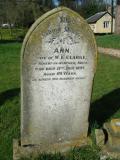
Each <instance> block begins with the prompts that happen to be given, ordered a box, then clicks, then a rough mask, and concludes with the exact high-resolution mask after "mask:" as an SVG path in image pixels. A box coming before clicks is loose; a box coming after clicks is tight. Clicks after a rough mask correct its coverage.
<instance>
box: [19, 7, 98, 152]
mask: <svg viewBox="0 0 120 160" xmlns="http://www.w3.org/2000/svg"><path fill="white" fill-rule="evenodd" d="M96 57H97V47H96V42H95V38H94V34H93V32H92V30H91V29H90V26H89V25H88V24H87V22H86V20H84V19H83V18H82V17H81V16H80V15H79V14H77V13H76V12H74V11H72V10H71V9H68V8H66V7H58V8H55V9H53V10H52V11H50V12H47V13H46V14H45V15H43V16H42V17H40V18H39V19H38V20H37V21H36V22H35V23H34V24H33V25H32V27H31V28H30V30H29V31H28V33H27V35H26V37H25V40H24V42H23V47H22V56H21V62H22V63H21V64H22V65H21V67H22V68H21V71H22V72H21V73H22V76H21V99H22V102H21V108H22V110H21V144H22V145H28V144H31V145H39V146H40V148H41V150H42V151H46V150H47V151H48V150H49V149H50V150H52V149H53V146H58V151H61V150H62V149H64V147H67V148H69V147H70V146H72V147H74V146H75V145H77V146H78V145H79V144H80V142H81V141H80V139H81V137H87V131H88V115H89V107H90V98H91V92H92V83H93V78H94V73H95V68H96ZM83 139H84V138H83ZM62 146H64V147H62ZM48 148H49V149H48ZM53 150H54V149H53Z"/></svg>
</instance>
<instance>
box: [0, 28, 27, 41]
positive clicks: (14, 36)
mask: <svg viewBox="0 0 120 160" xmlns="http://www.w3.org/2000/svg"><path fill="white" fill-rule="evenodd" d="M26 32H27V29H18V28H12V29H4V28H0V40H19V39H20V38H23V37H24V36H25V34H26Z"/></svg>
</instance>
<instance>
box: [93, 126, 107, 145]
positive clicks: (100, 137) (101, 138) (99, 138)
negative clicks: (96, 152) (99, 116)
mask: <svg viewBox="0 0 120 160" xmlns="http://www.w3.org/2000/svg"><path fill="white" fill-rule="evenodd" d="M95 137H96V144H97V145H98V146H99V147H103V146H104V144H105V135H104V132H103V130H102V129H96V130H95Z"/></svg>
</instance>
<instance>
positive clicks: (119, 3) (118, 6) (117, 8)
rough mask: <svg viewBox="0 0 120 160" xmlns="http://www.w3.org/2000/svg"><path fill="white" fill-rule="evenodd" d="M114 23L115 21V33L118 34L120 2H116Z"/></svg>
mask: <svg viewBox="0 0 120 160" xmlns="http://www.w3.org/2000/svg"><path fill="white" fill-rule="evenodd" d="M115 18H116V21H115V33H116V34H120V0H117V7H116V16H115Z"/></svg>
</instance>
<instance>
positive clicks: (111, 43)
mask: <svg viewBox="0 0 120 160" xmlns="http://www.w3.org/2000/svg"><path fill="white" fill-rule="evenodd" d="M96 40H97V44H98V46H100V47H105V48H115V49H120V35H102V36H96Z"/></svg>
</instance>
